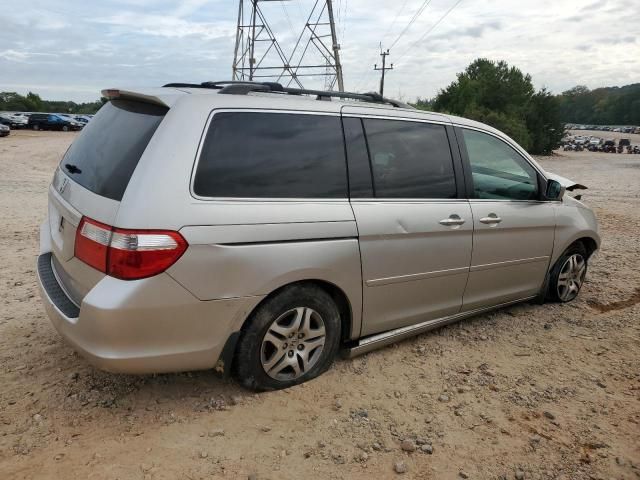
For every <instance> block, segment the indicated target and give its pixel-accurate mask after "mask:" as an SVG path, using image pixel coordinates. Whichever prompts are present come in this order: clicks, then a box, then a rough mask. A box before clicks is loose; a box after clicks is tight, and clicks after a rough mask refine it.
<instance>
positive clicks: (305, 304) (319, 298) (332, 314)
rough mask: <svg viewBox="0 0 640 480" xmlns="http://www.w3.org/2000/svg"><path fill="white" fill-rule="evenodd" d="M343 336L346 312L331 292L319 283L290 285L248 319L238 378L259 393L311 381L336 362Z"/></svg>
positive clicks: (239, 354) (237, 365)
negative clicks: (342, 316) (342, 311)
mask: <svg viewBox="0 0 640 480" xmlns="http://www.w3.org/2000/svg"><path fill="white" fill-rule="evenodd" d="M323 332H324V337H322V333H323ZM340 332H341V322H340V312H339V310H338V307H337V306H336V304H335V302H334V301H333V299H332V298H331V296H330V295H329V294H328V293H327V292H325V291H324V290H323V289H321V288H319V287H316V286H314V285H292V286H290V287H285V289H283V290H282V291H281V292H279V293H277V294H276V295H275V296H273V297H271V298H268V299H267V300H265V301H264V302H263V303H262V304H261V305H259V306H258V308H257V309H256V310H255V311H254V312H253V313H252V314H251V316H250V317H249V319H248V320H247V323H246V324H245V327H243V329H242V332H241V334H240V338H239V340H238V346H237V348H236V355H235V361H234V363H233V370H234V375H235V377H236V379H237V380H238V381H239V382H240V383H241V384H242V385H244V386H245V387H246V388H249V389H251V390H256V391H265V390H278V389H282V388H287V387H291V386H293V385H298V384H300V383H303V382H306V381H308V380H311V379H312V378H315V377H317V376H318V375H320V374H321V373H324V372H325V371H327V370H328V369H329V367H330V366H331V364H332V363H333V360H334V358H335V356H336V355H337V353H338V349H339V347H340Z"/></svg>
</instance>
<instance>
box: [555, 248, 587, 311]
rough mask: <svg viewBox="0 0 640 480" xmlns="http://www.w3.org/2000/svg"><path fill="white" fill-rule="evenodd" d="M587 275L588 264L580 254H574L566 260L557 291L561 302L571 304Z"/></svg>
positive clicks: (561, 270) (559, 277) (559, 276)
mask: <svg viewBox="0 0 640 480" xmlns="http://www.w3.org/2000/svg"><path fill="white" fill-rule="evenodd" d="M586 273H587V262H586V261H585V259H584V257H583V256H582V255H580V254H579V253H574V254H573V255H571V256H570V257H569V258H567V259H566V260H565V262H564V264H563V265H562V268H561V269H560V274H559V275H558V286H557V289H558V297H559V298H560V300H562V301H563V302H569V301H571V300H573V299H574V298H576V296H577V295H578V292H580V288H581V287H582V283H583V282H584V277H585V274H586Z"/></svg>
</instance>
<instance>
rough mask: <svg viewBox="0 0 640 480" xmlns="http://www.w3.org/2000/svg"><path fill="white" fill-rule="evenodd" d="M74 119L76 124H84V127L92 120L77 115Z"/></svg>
mask: <svg viewBox="0 0 640 480" xmlns="http://www.w3.org/2000/svg"><path fill="white" fill-rule="evenodd" d="M73 119H74V120H75V121H76V122H80V123H82V124H83V125H86V124H87V123H89V121H90V120H91V118H89V117H87V116H86V115H76V116H74V117H73Z"/></svg>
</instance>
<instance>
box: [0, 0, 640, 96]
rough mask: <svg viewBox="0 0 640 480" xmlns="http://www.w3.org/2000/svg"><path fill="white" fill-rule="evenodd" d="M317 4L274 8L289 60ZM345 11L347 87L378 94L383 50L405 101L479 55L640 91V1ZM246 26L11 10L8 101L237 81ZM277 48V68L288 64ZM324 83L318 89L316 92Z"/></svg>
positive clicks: (370, 0)
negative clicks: (239, 37)
mask: <svg viewBox="0 0 640 480" xmlns="http://www.w3.org/2000/svg"><path fill="white" fill-rule="evenodd" d="M314 2H315V0H289V1H283V2H263V7H262V8H263V12H264V14H265V16H266V18H267V20H268V22H269V25H270V26H271V28H272V30H273V32H274V34H275V36H276V38H277V39H278V41H279V43H280V45H281V47H282V50H283V51H284V52H285V54H286V55H290V53H291V51H292V50H293V46H294V44H295V40H296V39H297V37H298V35H299V33H300V31H301V30H303V29H304V24H305V20H306V17H307V16H308V14H309V12H310V10H311V8H312V6H313V4H314ZM245 3H248V2H245ZM333 5H334V11H335V14H336V17H337V32H338V42H339V43H340V55H341V59H342V64H343V71H344V78H345V89H346V90H350V91H371V90H377V88H378V83H379V78H380V77H379V74H380V72H377V71H374V70H373V66H374V64H376V63H377V64H378V66H379V65H380V56H379V53H380V46H381V45H382V48H384V49H387V48H390V55H389V56H388V57H387V58H388V62H389V63H393V64H394V67H393V70H390V71H387V74H386V81H385V96H388V97H394V98H399V99H402V100H405V101H413V100H415V99H416V98H418V97H421V98H430V97H432V96H434V95H435V94H437V92H438V91H439V90H440V89H443V88H445V87H446V86H447V85H448V84H450V83H451V82H452V81H454V80H455V78H456V73H458V72H461V71H463V70H464V69H465V67H466V66H467V65H468V64H469V63H471V62H472V61H473V60H474V59H476V58H478V57H484V58H489V59H492V60H506V61H507V62H508V63H509V64H510V65H514V66H517V67H518V68H520V69H521V70H522V71H523V72H525V73H529V74H530V75H531V76H532V79H533V82H534V85H535V86H536V87H537V88H542V87H546V88H548V89H550V90H551V91H552V92H555V93H560V92H562V91H564V90H567V89H569V88H571V87H573V86H575V85H578V84H580V85H586V86H588V87H589V88H596V87H601V86H613V85H618V86H621V85H626V84H629V83H635V82H640V23H638V18H640V1H639V0H595V1H592V0H584V1H576V0H537V1H535V0H482V1H481V0H461V1H460V0H394V1H388V0H387V1H383V0H333ZM421 7H422V8H421ZM418 11H421V14H420V15H419V16H418V17H417V18H416V19H415V21H414V22H413V23H411V24H410V20H411V19H412V18H413V17H414V14H416V12H418ZM237 16H238V1H237V0H181V1H177V0H176V1H170V0H102V1H100V2H97V1H86V0H65V1H57V2H53V1H51V0H29V1H24V0H21V1H16V0H2V8H1V9H0V91H17V92H19V93H23V94H24V93H27V92H28V91H33V92H35V93H38V94H39V95H40V96H41V97H42V98H44V99H47V100H74V101H77V102H83V101H93V100H96V99H97V98H99V95H100V90H101V89H103V88H108V87H144V86H159V85H163V84H165V83H168V82H202V81H206V80H222V79H230V78H231V66H232V63H233V53H234V44H235V36H236V21H237ZM409 24H410V25H409ZM407 27H408V28H407ZM323 33H324V32H320V31H319V34H323ZM327 33H328V32H327ZM305 38H306V37H305ZM264 44H265V43H264V42H263V45H264ZM299 51H300V50H298V52H299ZM312 51H315V52H316V54H315V55H311V56H310V57H309V61H310V62H316V61H318V59H319V58H320V57H319V56H318V55H319V54H317V50H314V48H313V46H311V48H310V50H309V52H312ZM273 52H274V51H273V50H272V51H271V52H270V53H268V55H267V57H265V60H264V63H263V65H265V66H266V65H268V64H269V62H274V61H275V59H276V58H277V57H273V55H274V53H273ZM258 53H259V52H258ZM274 64H275V63H274ZM323 85H324V80H323V79H322V78H308V77H307V78H305V79H304V86H305V87H307V88H322V86H323Z"/></svg>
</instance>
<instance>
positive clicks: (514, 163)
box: [462, 129, 538, 200]
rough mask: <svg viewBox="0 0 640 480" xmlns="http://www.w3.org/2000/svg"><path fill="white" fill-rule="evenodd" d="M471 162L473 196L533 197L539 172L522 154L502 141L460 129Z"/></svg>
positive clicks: (535, 197)
mask: <svg viewBox="0 0 640 480" xmlns="http://www.w3.org/2000/svg"><path fill="white" fill-rule="evenodd" d="M462 131H463V136H464V143H465V146H466V148H467V154H468V156H469V163H470V164H471V175H472V178H473V190H474V196H475V198H485V199H497V200H535V199H537V198H538V175H537V172H536V170H535V169H534V168H533V167H532V166H531V164H529V162H527V161H526V160H525V159H524V158H522V156H521V155H520V154H519V153H518V152H516V151H515V150H514V149H513V148H511V147H510V146H509V145H507V144H506V143H504V142H503V141H501V140H499V139H497V138H495V137H493V136H491V135H488V134H486V133H482V132H477V131H475V130H467V129H462Z"/></svg>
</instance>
